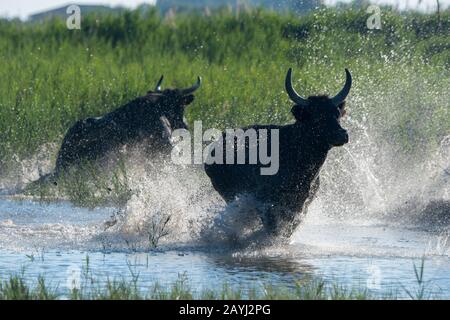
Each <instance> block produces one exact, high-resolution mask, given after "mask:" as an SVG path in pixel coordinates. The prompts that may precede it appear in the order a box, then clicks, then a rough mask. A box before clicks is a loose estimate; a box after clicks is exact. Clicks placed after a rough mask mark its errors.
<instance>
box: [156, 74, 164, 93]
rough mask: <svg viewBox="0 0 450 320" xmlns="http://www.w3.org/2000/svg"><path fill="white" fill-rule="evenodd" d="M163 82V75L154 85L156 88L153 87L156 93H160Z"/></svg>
mask: <svg viewBox="0 0 450 320" xmlns="http://www.w3.org/2000/svg"><path fill="white" fill-rule="evenodd" d="M163 80H164V75H162V76H161V78H159V81H158V83H157V84H156V87H155V91H156V92H160V91H161V84H162V82H163Z"/></svg>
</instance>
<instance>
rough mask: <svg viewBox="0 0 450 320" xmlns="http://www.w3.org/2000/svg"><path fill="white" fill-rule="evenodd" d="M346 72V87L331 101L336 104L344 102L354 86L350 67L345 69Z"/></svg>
mask: <svg viewBox="0 0 450 320" xmlns="http://www.w3.org/2000/svg"><path fill="white" fill-rule="evenodd" d="M345 74H346V75H347V78H346V80H345V85H344V88H342V90H341V92H339V93H338V94H337V95H336V96H335V97H333V98H331V101H332V102H333V104H334V105H335V106H338V105H340V104H341V103H342V102H344V100H345V98H347V95H348V93H349V92H350V89H351V87H352V75H351V74H350V71H348V69H345Z"/></svg>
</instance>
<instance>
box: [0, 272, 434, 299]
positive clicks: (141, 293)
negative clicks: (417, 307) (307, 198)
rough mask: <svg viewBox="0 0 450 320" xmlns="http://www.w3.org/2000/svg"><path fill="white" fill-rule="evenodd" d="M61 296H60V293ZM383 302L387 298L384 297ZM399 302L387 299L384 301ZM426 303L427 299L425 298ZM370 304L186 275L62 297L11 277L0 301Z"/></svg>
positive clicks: (307, 283)
mask: <svg viewBox="0 0 450 320" xmlns="http://www.w3.org/2000/svg"><path fill="white" fill-rule="evenodd" d="M58 292H59V293H58ZM382 298H383V297H382ZM384 298H385V299H387V298H393V299H394V298H395V296H391V295H386V296H385V297H384ZM423 298H424V299H426V297H425V296H424V297H423ZM56 299H72V300H193V299H206V300H244V299H245V300H247V299H248V300H261V299H263V300H330V299H333V300H350V299H351V300H366V299H380V297H375V296H373V295H371V294H370V293H369V292H368V291H367V290H365V289H348V288H345V287H343V286H339V285H336V284H327V283H325V282H324V281H322V280H312V279H303V280H299V281H296V282H295V283H294V284H293V286H292V287H290V288H284V287H274V286H273V285H270V284H263V285H262V287H261V288H259V289H256V288H238V287H236V286H230V285H228V284H226V283H225V284H223V285H222V287H220V288H217V289H214V290H212V289H203V290H200V291H198V290H194V289H193V288H192V287H191V286H190V285H189V281H188V278H187V277H186V275H180V276H179V277H178V280H176V281H175V282H174V283H172V284H169V285H161V284H159V283H157V282H155V283H154V284H152V285H148V286H146V287H143V286H140V283H139V281H138V279H135V280H131V281H126V280H107V281H106V282H105V283H103V284H101V285H98V284H96V279H95V278H89V284H88V285H87V286H86V285H84V284H83V285H82V286H81V288H74V289H72V290H69V291H67V292H64V293H61V290H58V287H57V286H55V287H52V286H51V285H49V284H48V283H47V282H46V280H45V279H44V278H42V277H39V278H38V280H37V281H36V283H35V284H31V285H29V284H27V282H26V281H25V279H24V278H23V276H18V275H14V276H10V277H9V278H7V279H6V280H2V281H0V300H56Z"/></svg>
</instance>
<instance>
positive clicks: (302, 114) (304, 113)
mask: <svg viewBox="0 0 450 320" xmlns="http://www.w3.org/2000/svg"><path fill="white" fill-rule="evenodd" d="M306 108H307V107H304V106H299V105H295V106H293V107H292V109H291V112H292V114H293V115H294V117H295V119H296V120H297V121H303V120H305V119H306V118H307V117H308V110H306Z"/></svg>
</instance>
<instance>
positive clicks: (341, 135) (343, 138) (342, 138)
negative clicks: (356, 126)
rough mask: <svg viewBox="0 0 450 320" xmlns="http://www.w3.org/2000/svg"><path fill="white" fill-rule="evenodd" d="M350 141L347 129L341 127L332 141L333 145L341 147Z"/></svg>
mask: <svg viewBox="0 0 450 320" xmlns="http://www.w3.org/2000/svg"><path fill="white" fill-rule="evenodd" d="M346 143H348V132H347V130H345V129H339V130H338V132H336V134H335V135H334V139H333V141H332V142H331V145H332V146H333V147H340V146H343V145H344V144H346Z"/></svg>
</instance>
